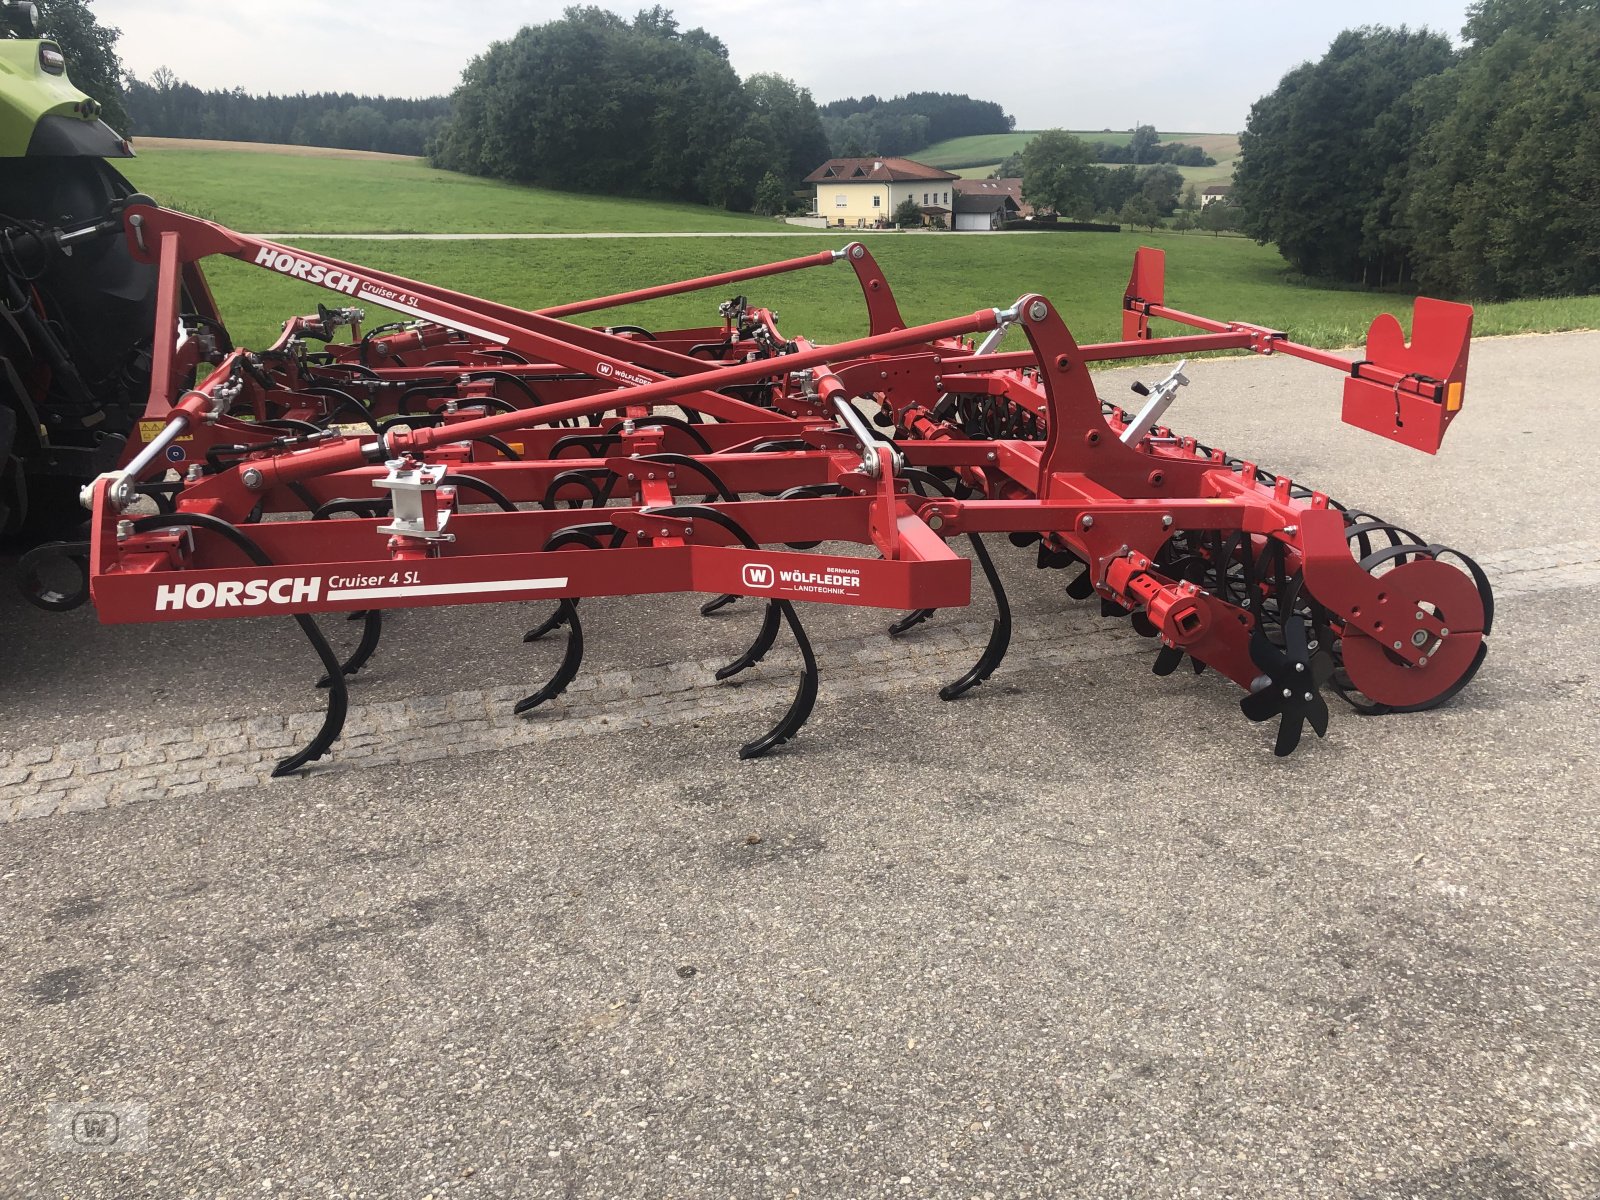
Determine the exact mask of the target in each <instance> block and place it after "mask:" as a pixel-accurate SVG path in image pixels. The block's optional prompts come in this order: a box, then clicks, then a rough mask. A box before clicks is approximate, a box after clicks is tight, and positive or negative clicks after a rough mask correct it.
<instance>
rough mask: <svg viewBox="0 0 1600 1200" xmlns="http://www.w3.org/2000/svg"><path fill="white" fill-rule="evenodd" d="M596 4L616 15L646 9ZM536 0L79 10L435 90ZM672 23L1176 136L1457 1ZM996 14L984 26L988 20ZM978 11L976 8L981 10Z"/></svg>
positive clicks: (139, 37) (836, 8) (139, 42)
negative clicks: (1371, 37) (1331, 47)
mask: <svg viewBox="0 0 1600 1200" xmlns="http://www.w3.org/2000/svg"><path fill="white" fill-rule="evenodd" d="M601 3H602V6H603V7H606V8H612V9H615V10H616V11H617V12H619V13H622V14H624V15H629V16H631V15H632V14H633V13H634V12H637V11H638V10H639V9H640V8H641V7H646V6H647V5H646V4H645V3H644V2H643V0H639V2H634V3H607V2H605V0H601ZM564 7H565V4H564V3H546V2H540V0H385V3H382V4H378V5H372V4H356V3H351V2H350V0H154V2H153V0H94V11H95V12H96V13H97V14H98V15H99V17H100V19H101V21H103V22H105V23H107V24H112V25H117V26H120V27H121V29H122V41H121V43H120V52H121V55H122V61H123V64H124V65H125V66H126V67H127V69H129V70H131V71H132V72H133V73H134V74H136V75H139V76H141V77H144V78H149V76H150V73H151V72H152V71H154V70H155V69H156V68H157V67H160V66H167V67H171V68H172V69H173V70H174V71H176V72H177V74H178V76H179V77H180V78H183V79H186V80H188V81H189V82H191V83H194V84H197V85H199V86H201V87H207V88H232V87H242V88H244V89H245V90H246V91H249V92H268V91H271V92H279V93H282V92H296V91H301V90H305V91H351V92H362V93H367V94H387V95H392V96H430V95H439V94H442V93H446V92H449V91H450V90H451V89H452V88H453V87H454V86H455V84H456V82H457V81H458V79H459V78H460V75H461V69H462V68H463V67H464V66H465V65H466V64H467V62H468V61H469V60H470V59H471V58H472V57H473V56H474V55H475V54H477V53H479V52H480V51H482V50H483V48H484V47H486V46H487V45H488V44H489V43H490V42H493V41H497V40H501V39H504V38H507V37H509V36H511V35H512V34H513V33H515V32H516V31H517V30H518V29H519V28H521V27H522V26H523V25H530V24H539V23H542V22H544V21H549V20H552V19H554V18H556V17H559V16H560V15H561V11H562V9H563V8H564ZM668 7H670V8H672V9H673V11H674V12H676V14H677V16H678V20H679V22H680V24H682V25H683V26H684V27H685V28H689V27H693V26H696V25H700V26H703V27H705V28H706V29H708V30H710V31H711V32H712V33H714V34H716V35H717V36H718V37H720V38H721V39H722V40H723V41H724V42H725V43H726V44H727V46H728V50H729V54H730V57H731V58H732V60H733V66H734V68H735V69H736V70H737V71H738V72H739V73H740V74H741V75H750V74H753V73H755V72H757V71H777V72H779V73H781V74H784V75H787V76H789V77H790V78H792V79H794V80H795V81H796V82H798V83H800V84H801V85H802V86H804V87H808V88H810V89H811V92H812V95H813V96H815V97H816V99H817V100H818V102H819V103H820V102H826V101H828V100H834V99H838V98H839V97H842V96H856V95H863V94H865V93H868V92H871V93H875V94H877V95H880V96H889V95H894V94H896V93H899V92H907V91H951V92H966V93H968V94H969V95H972V96H976V97H980V98H982V99H986V100H996V101H999V102H1000V103H1001V104H1002V105H1003V106H1004V107H1005V109H1006V111H1007V112H1009V113H1011V114H1012V115H1013V116H1015V117H1016V119H1017V128H1019V129H1040V128H1048V127H1051V126H1064V127H1066V128H1075V129H1099V128H1103V127H1110V128H1115V129H1126V128H1128V127H1129V126H1131V125H1133V124H1135V123H1144V124H1151V125H1155V126H1156V127H1157V128H1159V129H1164V130H1173V131H1191V132H1231V131H1233V130H1237V129H1240V128H1242V127H1243V125H1244V121H1245V117H1246V115H1247V114H1248V113H1249V111H1250V105H1251V103H1252V102H1253V101H1254V100H1256V99H1257V98H1258V97H1260V96H1261V95H1263V94H1264V93H1266V92H1269V91H1271V90H1272V89H1273V87H1274V86H1276V84H1277V82H1278V79H1279V78H1280V77H1281V76H1282V75H1283V73H1284V72H1285V71H1287V70H1288V69H1289V68H1291V67H1293V66H1295V65H1296V64H1298V63H1301V62H1303V61H1305V60H1306V59H1310V58H1318V57H1320V56H1321V55H1322V53H1323V51H1324V50H1326V49H1327V46H1328V43H1329V42H1330V41H1331V40H1332V39H1333V37H1334V35H1335V34H1337V33H1338V32H1339V31H1340V30H1341V29H1346V28H1349V27H1351V26H1355V25H1361V24H1388V25H1398V24H1402V23H1404V24H1408V25H1411V26H1421V25H1426V26H1429V27H1431V28H1434V29H1437V30H1440V31H1441V32H1445V33H1448V34H1449V35H1450V36H1451V37H1453V38H1454V37H1457V36H1458V35H1459V32H1460V28H1461V25H1462V22H1463V19H1464V15H1465V11H1466V0H1386V2H1379V0H1342V2H1341V3H1337V4H1332V3H1307V2H1306V0H1287V2H1285V3H1275V4H1265V5H1249V4H1247V5H1243V6H1240V5H1219V4H1215V3H1206V2H1205V0H1182V2H1177V0H1143V2H1142V3H1137V4H1135V3H1128V2H1126V0H1124V2H1123V3H1105V2H1104V0H1097V2H1095V3H1086V2H1083V0H1006V2H1005V3H1004V4H1003V5H1001V4H995V3H985V2H974V3H967V4H959V5H958V4H952V3H949V2H948V0H938V2H936V3H930V2H927V0H921V2H918V3H910V2H906V0H878V2H877V3H870V2H865V3H864V2H862V0H805V2H804V3H799V4H762V3H759V2H757V0H681V2H679V3H676V4H670V3H669V4H668ZM1002 9H1003V11H1004V12H1005V13H1006V14H1007V16H1006V20H1005V22H1004V23H1003V24H1002V23H1001V22H1000V21H999V20H998V19H997V14H998V13H999V12H1001V11H1002ZM984 14H988V15H987V16H986V15H984Z"/></svg>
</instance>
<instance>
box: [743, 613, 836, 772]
mask: <svg viewBox="0 0 1600 1200" xmlns="http://www.w3.org/2000/svg"><path fill="white" fill-rule="evenodd" d="M773 603H774V604H775V605H776V606H777V609H778V611H779V612H780V613H782V614H783V619H784V620H785V621H787V622H788V624H789V631H790V632H791V633H792V634H794V641H795V645H797V646H799V647H800V657H801V659H802V660H803V662H804V664H805V665H804V668H803V669H802V671H801V673H800V687H799V688H798V690H796V692H795V694H794V699H793V700H791V701H790V702H789V707H788V710H787V711H785V712H784V714H783V717H782V718H781V719H780V720H779V721H778V723H777V724H776V725H774V726H773V727H772V728H771V729H769V730H768V731H767V732H766V733H764V734H762V735H761V736H760V737H758V738H756V739H755V740H753V741H749V742H746V743H745V744H744V745H742V746H740V747H739V757H740V758H760V757H761V756H762V755H764V754H766V753H767V752H768V751H770V750H775V749H777V748H778V747H779V746H781V745H783V744H784V743H785V742H787V741H788V740H789V739H790V738H792V737H794V735H795V734H797V733H799V732H800V727H801V726H802V725H804V724H805V723H806V719H807V718H808V717H810V716H811V710H812V708H813V707H815V705H816V703H817V684H818V675H817V656H816V655H815V654H813V653H812V651H811V640H810V639H809V638H807V637H806V631H805V630H804V629H803V628H802V627H801V625H800V618H799V617H798V616H796V615H795V611H794V605H792V604H790V603H789V602H788V601H787V600H775V601H773Z"/></svg>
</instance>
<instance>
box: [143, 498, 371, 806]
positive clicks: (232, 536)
mask: <svg viewBox="0 0 1600 1200" xmlns="http://www.w3.org/2000/svg"><path fill="white" fill-rule="evenodd" d="M174 525H187V526H189V527H191V528H194V529H209V530H211V531H212V532H213V533H218V534H221V535H222V536H223V537H225V538H227V539H228V541H230V542H232V543H233V544H234V546H236V547H237V548H238V549H239V550H240V551H241V552H243V554H244V556H245V557H246V558H248V559H249V560H250V561H251V562H253V563H255V564H256V566H258V567H270V566H272V559H271V557H270V556H269V555H268V554H267V552H266V551H265V550H263V549H262V548H261V547H260V546H258V545H256V543H255V542H254V541H253V540H252V539H251V538H249V537H248V536H247V535H245V534H244V533H242V532H241V531H240V530H239V529H238V528H236V527H235V526H233V525H230V524H229V523H228V522H227V521H224V520H222V519H221V518H219V517H213V516H210V515H209V514H207V513H164V514H162V515H159V516H154V517H142V518H140V519H139V520H137V521H135V522H134V523H133V531H134V532H135V533H149V532H150V531H151V530H153V529H170V528H171V527H172V526H174ZM294 620H295V624H296V625H298V626H300V632H301V633H303V634H305V635H306V641H308V642H310V643H311V648H312V649H313V650H315V651H316V652H317V657H318V658H320V659H321V660H322V667H323V670H324V671H326V672H327V674H328V680H329V683H328V706H327V709H326V710H325V711H324V713H323V717H322V726H321V728H319V729H318V730H317V733H316V736H315V737H313V738H312V739H311V741H310V742H309V743H308V744H307V745H306V746H305V748H304V749H301V750H298V751H296V752H295V753H293V754H291V755H289V756H288V757H287V758H282V759H279V760H278V765H277V766H275V767H273V768H272V774H273V777H274V778H279V777H281V776H284V775H292V774H293V773H294V772H296V771H298V770H299V769H300V768H301V767H303V766H305V765H306V764H307V763H311V762H315V761H316V760H317V759H319V758H321V757H322V756H323V755H324V754H326V753H327V752H328V750H329V749H330V748H331V747H332V746H333V744H334V742H336V741H338V740H339V734H340V732H341V731H342V730H343V729H344V718H345V714H346V713H347V712H348V711H349V708H350V689H349V688H348V687H347V686H346V685H345V681H344V674H343V672H342V670H341V668H340V663H339V656H338V655H337V654H335V653H334V652H333V647H332V646H330V645H328V639H327V638H325V637H323V636H322V630H320V629H318V628H317V623H316V622H315V621H313V620H312V619H311V618H310V617H308V616H307V615H306V614H305V613H295V614H294Z"/></svg>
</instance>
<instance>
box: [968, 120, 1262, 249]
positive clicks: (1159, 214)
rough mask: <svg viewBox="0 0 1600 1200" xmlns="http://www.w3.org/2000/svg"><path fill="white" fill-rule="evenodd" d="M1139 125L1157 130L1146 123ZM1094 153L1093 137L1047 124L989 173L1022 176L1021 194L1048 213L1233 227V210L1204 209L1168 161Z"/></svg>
mask: <svg viewBox="0 0 1600 1200" xmlns="http://www.w3.org/2000/svg"><path fill="white" fill-rule="evenodd" d="M1141 128H1144V129H1148V131H1149V133H1150V134H1151V135H1154V134H1155V130H1154V129H1150V128H1149V127H1148V126H1144V127H1141ZM1141 140H1142V141H1144V142H1145V144H1146V145H1151V146H1153V145H1154V142H1153V141H1149V140H1147V139H1141ZM1096 154H1097V147H1096V145H1095V144H1094V143H1091V142H1087V141H1085V140H1084V139H1082V138H1080V137H1077V136H1075V135H1073V134H1070V133H1068V132H1067V131H1066V130H1064V129H1047V130H1045V131H1044V132H1042V133H1039V134H1035V135H1034V137H1033V138H1032V140H1030V141H1029V142H1028V144H1027V145H1026V146H1024V147H1023V148H1022V151H1021V152H1020V153H1019V154H1014V155H1011V156H1010V157H1008V158H1006V159H1005V160H1004V161H1003V162H1001V164H1000V166H999V169H998V170H996V171H995V172H994V173H993V175H992V176H991V178H1000V179H1010V178H1020V179H1021V180H1022V198H1023V199H1024V200H1026V201H1027V202H1028V203H1029V204H1030V205H1031V206H1032V207H1033V208H1034V210H1035V211H1036V212H1039V213H1043V214H1045V215H1047V216H1049V215H1053V216H1058V217H1069V218H1074V219H1083V220H1088V219H1093V220H1096V221H1101V222H1115V221H1120V222H1122V223H1123V224H1125V225H1143V226H1146V227H1149V228H1154V227H1155V226H1156V225H1158V224H1160V223H1161V221H1162V219H1163V218H1166V217H1172V216H1176V218H1177V219H1176V221H1175V222H1174V224H1173V228H1174V229H1178V230H1187V229H1195V228H1200V229H1205V230H1208V231H1210V232H1213V233H1221V232H1225V231H1228V230H1231V229H1233V228H1234V227H1235V224H1236V220H1237V216H1236V213H1235V210H1233V209H1232V208H1231V206H1229V205H1226V204H1220V203H1213V204H1208V205H1206V206H1205V208H1204V209H1202V208H1201V206H1200V197H1199V195H1198V193H1197V192H1196V190H1195V186H1194V184H1192V183H1190V184H1185V182H1184V178H1183V173H1182V172H1181V171H1179V170H1178V168H1177V167H1176V166H1174V165H1172V164H1171V163H1169V162H1161V161H1153V162H1150V163H1149V164H1148V165H1145V166H1136V165H1134V164H1133V163H1127V164H1125V165H1123V166H1116V167H1109V166H1104V165H1101V164H1100V163H1099V162H1097V161H1096Z"/></svg>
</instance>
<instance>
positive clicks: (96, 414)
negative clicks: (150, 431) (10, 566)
mask: <svg viewBox="0 0 1600 1200" xmlns="http://www.w3.org/2000/svg"><path fill="white" fill-rule="evenodd" d="M38 26H39V15H38V10H37V8H36V7H35V6H34V5H33V4H31V3H26V2H19V0H0V535H5V534H17V533H21V534H24V535H25V536H30V537H37V536H38V535H41V534H45V533H49V532H59V531H62V530H64V529H67V528H71V527H72V526H74V525H76V524H78V523H80V522H81V521H82V519H83V517H84V513H83V511H82V510H81V509H80V508H79V506H78V502H77V491H78V488H79V487H80V486H81V485H82V484H84V483H85V482H87V481H89V480H91V479H93V478H94V477H95V476H97V475H99V474H100V473H101V472H103V471H108V470H111V469H113V468H114V467H115V466H116V465H117V461H118V459H119V458H120V457H121V456H122V452H123V449H124V447H125V446H126V444H127V440H128V435H129V433H130V431H131V430H132V429H133V426H134V423H135V422H136V421H137V420H138V417H139V414H140V413H141V412H142V411H143V408H144V401H145V395H146V392H147V391H148V389H149V374H150V365H149V364H150V336H151V330H152V329H153V328H154V320H155V302H156V274H155V270H154V268H152V267H148V266H144V265H141V264H139V263H136V262H134V261H133V259H132V257H131V256H130V254H129V253H128V248H127V246H126V244H125V242H124V238H123V236H122V221H121V212H122V208H123V205H124V204H125V202H126V201H127V199H128V197H130V196H132V195H134V194H135V192H134V189H133V187H132V186H131V185H130V184H129V183H128V181H127V180H126V179H124V178H123V177H122V176H121V175H120V174H118V173H117V171H116V169H115V168H113V167H112V165H111V163H110V162H109V161H107V160H109V159H116V158H132V157H133V149H132V147H131V146H130V145H129V143H128V141H127V140H126V139H125V138H123V137H122V136H121V135H120V134H118V133H117V132H115V131H114V130H112V129H111V128H110V127H109V126H108V125H106V123H105V122H104V121H102V120H100V106H99V105H98V104H97V103H96V102H95V101H94V100H92V99H90V98H89V97H88V96H86V95H85V94H84V93H83V92H81V91H79V90H78V89H77V88H76V87H74V86H73V85H72V82H71V80H70V79H69V78H68V76H67V64H66V58H65V56H64V55H63V53H62V51H61V47H60V46H58V45H57V44H56V43H55V42H53V41H51V40H50V39H49V38H48V37H44V36H41V31H40V30H39V27H38Z"/></svg>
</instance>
